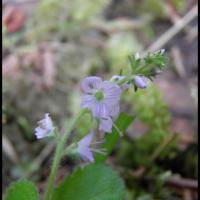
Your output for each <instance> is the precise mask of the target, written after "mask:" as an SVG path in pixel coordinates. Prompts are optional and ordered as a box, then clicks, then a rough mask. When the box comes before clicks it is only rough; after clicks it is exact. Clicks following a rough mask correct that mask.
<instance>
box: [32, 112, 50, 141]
mask: <svg viewBox="0 0 200 200" xmlns="http://www.w3.org/2000/svg"><path fill="white" fill-rule="evenodd" d="M38 125H39V126H38V127H36V128H35V135H36V137H37V139H41V138H44V137H47V136H51V135H52V134H53V131H54V127H53V123H52V120H51V118H50V117H49V114H48V113H46V114H45V116H44V119H42V120H40V121H39V122H38Z"/></svg>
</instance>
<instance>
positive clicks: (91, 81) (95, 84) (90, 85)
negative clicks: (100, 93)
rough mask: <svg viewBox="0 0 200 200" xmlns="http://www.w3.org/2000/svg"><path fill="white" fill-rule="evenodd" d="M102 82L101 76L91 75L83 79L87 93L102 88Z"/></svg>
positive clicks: (83, 87)
mask: <svg viewBox="0 0 200 200" xmlns="http://www.w3.org/2000/svg"><path fill="white" fill-rule="evenodd" d="M101 84H102V80H101V78H99V77H97V76H89V77H86V78H85V79H84V80H83V82H82V85H81V87H82V90H83V91H84V92H85V93H93V92H94V90H96V89H99V88H100V86H101Z"/></svg>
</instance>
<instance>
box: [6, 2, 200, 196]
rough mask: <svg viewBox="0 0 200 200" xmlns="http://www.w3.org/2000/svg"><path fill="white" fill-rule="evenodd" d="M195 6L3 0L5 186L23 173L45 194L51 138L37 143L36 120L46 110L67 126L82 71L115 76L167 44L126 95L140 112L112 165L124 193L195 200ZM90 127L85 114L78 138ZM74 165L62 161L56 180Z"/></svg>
mask: <svg viewBox="0 0 200 200" xmlns="http://www.w3.org/2000/svg"><path fill="white" fill-rule="evenodd" d="M197 3H198V2H197V0H159V1H158V0H141V1H137V0H84V1H81V0H73V1H71V0H59V1H56V0H27V1H26V0H3V2H2V4H3V8H2V9H3V19H2V20H3V21H2V31H3V33H2V34H3V38H2V39H3V47H2V48H3V52H2V54H3V55H2V57H3V61H2V68H3V69H2V73H3V91H2V92H3V105H2V111H3V112H2V124H3V133H2V142H3V146H2V147H3V169H2V174H3V185H2V188H3V193H4V192H5V189H6V188H7V187H8V185H9V184H10V183H11V182H12V181H14V180H17V179H19V178H29V179H30V180H32V181H34V182H36V183H37V185H38V187H39V189H40V192H41V193H42V192H43V190H44V187H45V184H46V181H47V177H48V175H49V172H50V163H51V162H52V156H53V150H54V144H53V143H52V142H51V141H50V140H40V141H37V140H36V138H35V136H34V128H35V127H36V125H37V124H36V122H37V121H38V120H39V119H41V118H42V117H43V115H44V113H46V112H48V113H50V115H51V117H52V119H53V121H54V122H55V123H56V124H57V125H58V126H59V128H60V129H61V130H63V129H64V126H65V124H66V123H67V120H66V117H68V118H69V117H70V116H72V115H74V114H75V113H76V112H77V111H78V110H79V104H80V83H81V81H82V79H83V78H84V77H86V76H88V75H96V76H101V77H102V78H103V79H109V78H110V77H111V76H112V75H114V74H118V73H119V71H120V69H121V68H123V67H124V66H126V65H127V63H128V60H127V56H128V55H133V54H135V53H136V52H153V51H155V50H158V49H161V48H165V49H166V56H167V64H166V69H165V70H164V72H163V73H162V74H161V75H159V76H157V77H156V79H155V81H154V83H153V84H151V83H149V86H148V88H147V89H145V90H138V91H137V92H136V93H135V92H133V91H127V92H125V93H124V95H123V97H122V102H121V111H122V112H126V113H127V114H130V115H135V116H136V119H135V121H134V123H133V124H132V125H131V126H130V127H129V129H128V131H127V132H126V134H125V137H124V139H123V140H122V141H120V142H119V145H118V146H117V147H116V149H115V151H114V152H113V154H112V155H111V156H110V158H109V160H108V163H109V164H110V165H112V166H113V168H116V170H118V171H119V173H120V174H121V176H122V177H123V178H124V180H125V183H126V188H127V197H126V199H127V200H134V199H136V200H155V199H156V200H159V199H170V200H179V199H183V200H195V199H198V196H197V175H198V170H197V169H198V168H197V167H198V166H197V165H198V155H197V145H198V144H197V101H198V100H197V81H198V77H197V72H198V65H197V40H198V38H197V34H198V31H197V15H198V14H197V8H196V6H197ZM89 128H90V120H89V119H87V118H86V119H83V120H82V121H81V122H80V124H79V129H78V131H77V133H76V135H75V137H76V136H77V137H80V136H83V135H85V134H86V133H87V132H88V130H89ZM149 158H150V159H149ZM75 164H77V163H76V162H75V161H74V160H73V159H70V158H66V159H64V160H63V161H62V165H61V167H60V170H59V172H58V180H57V182H59V181H60V179H61V177H63V176H64V175H67V174H68V173H70V172H71V171H72V169H73V167H74V165H75ZM144 169H145V170H146V171H147V172H146V175H145V176H141V172H142V171H143V170H144ZM124 171H126V173H124ZM152 183H153V184H152Z"/></svg>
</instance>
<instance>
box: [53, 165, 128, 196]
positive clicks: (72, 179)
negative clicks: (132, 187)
mask: <svg viewBox="0 0 200 200" xmlns="http://www.w3.org/2000/svg"><path fill="white" fill-rule="evenodd" d="M124 196H125V189H124V184H123V182H122V180H121V178H120V177H119V176H118V174H117V173H116V172H115V171H113V170H112V169H111V168H110V167H108V166H106V165H103V164H90V165H87V166H86V167H84V168H78V169H77V170H76V171H75V172H74V173H73V174H72V175H70V176H68V177H67V178H66V179H65V180H64V182H63V183H61V185H60V186H59V187H58V188H56V189H55V190H54V193H53V198H52V200H68V199H70V200H80V199H81V200H123V199H124Z"/></svg>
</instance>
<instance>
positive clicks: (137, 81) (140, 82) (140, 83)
mask: <svg viewBox="0 0 200 200" xmlns="http://www.w3.org/2000/svg"><path fill="white" fill-rule="evenodd" d="M134 82H135V84H136V85H137V86H138V87H139V88H142V89H144V88H146V87H147V82H146V80H145V79H144V77H142V76H135V77H134Z"/></svg>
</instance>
